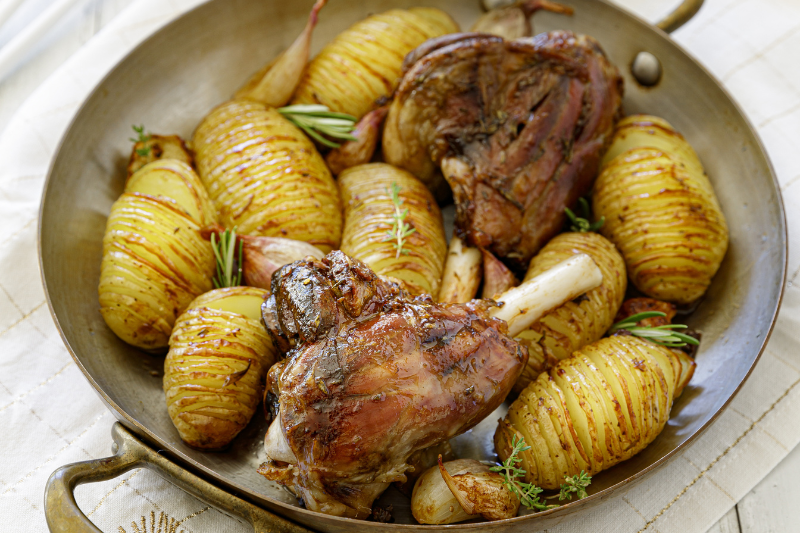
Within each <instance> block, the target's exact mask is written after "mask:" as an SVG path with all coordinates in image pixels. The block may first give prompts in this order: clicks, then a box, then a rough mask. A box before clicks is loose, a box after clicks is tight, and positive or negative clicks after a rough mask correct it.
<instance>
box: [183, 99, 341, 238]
mask: <svg viewBox="0 0 800 533" xmlns="http://www.w3.org/2000/svg"><path fill="white" fill-rule="evenodd" d="M194 150H195V159H196V161H197V170H198V172H199V174H200V177H201V178H202V180H203V183H204V184H205V186H206V188H207V189H208V193H209V195H210V196H211V198H212V200H213V201H214V204H215V205H216V207H217V210H218V212H219V217H220V221H221V222H222V224H224V225H225V226H226V227H228V228H233V227H234V226H236V227H237V231H238V232H239V233H245V234H249V235H262V236H266V237H286V238H290V239H295V240H298V241H305V242H307V243H310V244H313V245H315V246H317V247H318V248H319V249H320V250H322V251H324V252H327V251H330V250H333V249H335V248H337V247H338V246H339V239H340V237H341V231H342V215H341V205H340V202H339V192H338V190H337V188H336V184H335V183H334V181H333V178H332V176H331V173H330V171H329V170H328V167H327V166H326V165H325V161H324V160H323V159H322V156H320V155H319V153H318V152H317V149H316V148H315V147H314V144H313V143H312V142H311V140H309V138H308V137H306V136H305V134H303V132H302V131H300V130H299V129H298V128H296V127H295V126H294V125H293V124H292V123H291V122H289V121H288V120H287V119H286V118H284V117H283V115H281V114H280V113H278V112H277V111H275V110H274V109H271V108H268V107H266V106H265V105H263V104H260V103H257V102H251V101H245V100H234V101H231V102H227V103H224V104H222V105H220V106H219V107H217V108H216V109H214V110H213V111H212V112H211V113H210V114H209V115H208V116H207V117H206V118H205V119H204V120H203V122H202V123H201V124H200V125H199V126H198V128H197V130H196V131H195V134H194Z"/></svg>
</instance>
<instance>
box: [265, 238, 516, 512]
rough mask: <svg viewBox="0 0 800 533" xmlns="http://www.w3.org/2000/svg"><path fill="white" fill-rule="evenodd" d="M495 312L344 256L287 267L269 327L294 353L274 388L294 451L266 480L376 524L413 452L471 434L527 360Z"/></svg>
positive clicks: (271, 303) (273, 379)
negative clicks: (383, 500)
mask: <svg viewBox="0 0 800 533" xmlns="http://www.w3.org/2000/svg"><path fill="white" fill-rule="evenodd" d="M491 306H492V303H491V302H482V301H477V300H475V301H473V302H470V303H468V304H452V305H447V304H436V303H433V301H432V300H431V299H430V298H429V297H427V296H425V297H417V298H414V299H411V298H408V297H406V296H405V295H404V294H403V292H402V291H401V290H400V289H399V287H398V285H396V284H395V283H393V282H391V281H388V280H386V279H382V278H379V277H378V276H377V275H375V274H374V273H373V272H372V271H371V270H370V269H369V268H368V267H367V266H366V265H364V264H363V263H361V262H359V261H356V260H354V259H351V258H350V257H348V256H346V255H345V254H343V253H342V252H339V251H336V252H331V253H330V254H328V255H327V256H326V257H325V258H324V259H322V260H320V261H316V260H313V261H312V260H303V261H297V262H295V263H292V264H291V265H287V266H285V267H283V268H282V269H281V270H279V271H278V272H276V273H275V275H274V276H273V279H272V296H271V298H270V299H269V300H268V301H267V303H266V304H265V305H264V315H265V316H264V319H265V323H266V324H267V325H268V327H269V328H270V329H271V330H272V332H273V334H275V335H276V336H279V337H281V338H282V339H283V340H284V341H285V342H287V343H289V344H294V345H295V346H296V347H295V348H293V349H292V351H290V352H289V354H288V357H287V359H286V360H285V361H284V362H283V363H282V364H283V366H282V367H278V368H277V369H276V368H274V367H273V371H272V372H270V377H269V378H268V387H270V389H271V390H272V391H273V392H274V393H276V395H277V396H278V400H279V405H280V416H279V418H278V419H277V420H276V423H279V424H280V427H279V428H278V429H279V430H282V431H281V433H282V435H283V437H280V438H281V439H285V441H283V443H284V452H283V453H282V454H277V453H272V452H271V451H270V445H269V444H268V445H267V448H268V449H267V453H268V455H270V457H271V458H272V459H273V461H272V462H271V463H267V464H265V465H262V467H261V468H260V470H259V471H260V472H261V473H262V474H263V475H264V476H265V477H267V478H268V479H271V480H275V481H278V482H279V483H282V484H284V485H286V486H288V487H289V488H291V489H292V490H293V491H294V493H295V494H296V495H297V496H298V497H299V498H302V500H303V501H304V502H305V505H306V506H307V507H308V508H309V509H313V510H316V511H320V512H325V513H328V514H334V515H340V516H349V517H356V518H366V517H367V516H368V515H369V513H370V510H371V507H372V502H373V501H374V499H375V498H376V497H378V496H379V495H380V494H381V493H382V492H383V491H384V490H385V489H386V488H387V487H388V485H389V483H391V482H394V481H400V482H402V481H405V474H404V472H405V471H406V470H407V469H408V468H409V465H408V464H407V460H408V458H409V456H410V455H411V454H412V453H413V452H415V451H417V450H420V449H423V448H427V447H429V446H432V445H435V444H438V443H441V442H443V441H445V440H447V439H450V438H451V437H454V436H455V435H458V434H460V433H463V432H464V431H466V430H468V429H470V428H471V427H473V426H474V425H475V424H477V423H478V422H479V421H480V420H482V419H483V418H484V417H486V416H487V415H488V414H489V413H490V412H492V411H493V410H494V409H495V408H496V407H497V406H498V405H500V403H502V401H503V399H504V398H505V397H506V395H507V394H508V392H509V391H510V390H511V387H512V385H513V384H514V381H515V380H516V379H517V377H518V376H519V374H520V372H521V371H522V368H523V367H524V365H525V362H526V360H527V352H526V351H525V350H524V349H523V348H521V347H520V346H519V345H518V344H517V343H516V342H515V341H514V340H513V339H511V338H510V337H509V336H508V335H507V334H506V329H507V326H506V322H505V321H503V320H499V319H495V318H491V317H490V316H489V315H488V314H487V310H488V309H489V308H490V307H491ZM279 364H281V363H279ZM274 429H275V428H271V429H270V433H272V432H273V430H274ZM269 439H270V434H268V435H267V440H268V441H269ZM286 444H288V448H289V449H290V451H288V450H286V449H285V445H286ZM276 455H280V457H276ZM274 459H278V461H274ZM284 460H286V462H281V461H284ZM287 463H294V464H287Z"/></svg>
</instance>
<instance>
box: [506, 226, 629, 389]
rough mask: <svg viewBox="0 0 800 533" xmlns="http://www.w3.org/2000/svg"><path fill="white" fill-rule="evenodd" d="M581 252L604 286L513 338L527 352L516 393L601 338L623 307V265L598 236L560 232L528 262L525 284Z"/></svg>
mask: <svg viewBox="0 0 800 533" xmlns="http://www.w3.org/2000/svg"><path fill="white" fill-rule="evenodd" d="M580 253H585V254H587V255H589V257H591V258H592V259H593V260H594V262H595V263H596V264H597V266H598V267H599V268H600V270H601V271H602V273H603V283H602V284H601V285H600V286H599V287H597V288H596V289H592V290H590V291H588V292H587V293H586V294H584V295H583V296H582V297H579V298H578V299H576V300H574V301H571V302H567V303H565V304H564V305H562V306H560V307H557V308H556V309H553V310H552V311H550V312H548V313H547V314H546V315H544V316H543V317H542V318H540V319H539V320H538V321H537V322H536V323H535V324H534V325H533V326H531V327H530V328H529V329H527V330H526V331H524V332H522V333H521V334H520V335H518V336H517V341H519V342H520V343H521V344H523V345H525V346H527V347H528V353H529V354H530V357H529V358H528V365H527V366H526V368H525V371H524V372H523V373H522V376H520V378H519V380H517V384H516V385H515V390H518V391H519V390H522V389H524V388H525V387H526V386H527V385H528V383H530V382H531V381H532V380H534V379H536V376H538V375H539V374H540V373H541V372H543V371H545V370H547V369H548V368H549V367H551V366H553V365H554V364H555V363H557V362H558V361H560V360H562V359H566V358H567V357H569V356H571V355H572V353H573V352H574V351H576V350H578V349H580V348H582V347H583V346H586V345H587V344H589V343H591V342H594V341H596V340H597V339H599V338H600V337H602V336H603V335H604V334H605V332H606V331H607V330H608V328H609V327H610V326H611V324H613V323H614V317H615V316H616V314H617V311H618V310H619V307H620V306H621V305H622V301H623V299H624V297H625V287H626V285H627V276H626V275H625V262H624V261H623V259H622V255H620V253H619V252H618V251H617V249H616V248H615V247H614V245H613V244H612V243H611V242H610V241H609V240H608V239H606V238H605V237H603V236H602V235H599V234H597V233H592V232H587V233H577V232H572V233H562V234H561V235H558V236H557V237H555V238H554V239H553V240H551V241H550V242H549V243H547V245H546V246H545V247H544V248H542V249H541V250H540V251H539V253H538V254H537V255H536V256H535V257H534V258H533V259H532V260H531V263H530V266H529V268H528V272H527V274H526V275H525V281H527V280H529V279H531V278H534V277H536V276H537V275H539V274H541V273H543V272H546V271H547V270H549V269H550V268H552V267H553V266H555V265H557V264H558V263H560V262H561V261H563V260H565V259H569V258H570V257H572V256H574V255H576V254H580Z"/></svg>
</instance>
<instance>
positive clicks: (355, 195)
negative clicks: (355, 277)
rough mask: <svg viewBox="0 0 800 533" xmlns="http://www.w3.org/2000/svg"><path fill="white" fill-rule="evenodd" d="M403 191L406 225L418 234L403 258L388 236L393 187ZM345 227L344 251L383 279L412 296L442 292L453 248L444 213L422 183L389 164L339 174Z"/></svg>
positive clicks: (408, 243) (410, 240)
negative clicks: (447, 238) (401, 285)
mask: <svg viewBox="0 0 800 533" xmlns="http://www.w3.org/2000/svg"><path fill="white" fill-rule="evenodd" d="M393 186H397V187H399V193H398V195H399V199H400V201H401V202H402V205H401V206H400V210H401V211H404V210H406V209H408V214H407V215H406V216H405V218H404V222H405V223H407V224H409V226H410V227H411V228H412V229H413V230H414V232H413V233H411V234H410V235H409V236H408V237H406V238H405V244H404V245H403V247H402V251H401V253H400V254H399V256H398V253H397V248H396V247H395V242H394V241H393V240H391V239H389V238H388V236H387V232H391V230H392V223H393V221H394V215H395V205H394V202H393V201H392V195H391V189H392V187H393ZM339 187H340V189H341V193H342V203H343V204H344V212H345V226H344V232H343V235H342V251H343V252H344V253H346V254H347V255H349V256H351V257H354V258H356V259H358V260H360V261H363V262H365V263H366V264H367V265H369V267H370V268H372V270H374V271H375V272H376V273H378V274H380V275H383V276H391V277H393V278H396V279H399V280H400V281H402V282H403V283H404V284H405V286H406V288H407V289H408V290H409V292H411V293H412V294H422V293H427V294H432V295H438V294H439V285H440V284H441V280H442V271H443V270H444V261H445V256H446V254H447V244H446V241H445V236H444V227H443V225H442V214H441V212H440V211H439V206H438V205H437V204H436V201H435V200H434V198H433V196H432V195H431V193H430V191H429V190H428V188H427V187H425V185H423V184H422V182H421V181H419V180H418V179H416V178H415V177H414V176H412V175H411V174H410V173H408V172H406V171H405V170H400V169H398V168H395V167H393V166H391V165H387V164H385V163H370V164H366V165H359V166H356V167H352V168H349V169H347V170H345V171H344V172H342V174H341V175H340V176H339Z"/></svg>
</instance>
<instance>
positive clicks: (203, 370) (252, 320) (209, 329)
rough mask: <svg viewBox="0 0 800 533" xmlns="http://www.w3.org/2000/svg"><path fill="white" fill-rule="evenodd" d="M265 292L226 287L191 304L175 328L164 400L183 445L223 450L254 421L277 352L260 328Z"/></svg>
mask: <svg viewBox="0 0 800 533" xmlns="http://www.w3.org/2000/svg"><path fill="white" fill-rule="evenodd" d="M267 295H268V292H267V291H265V290H263V289H257V288H254V287H229V288H224V289H216V290H213V291H211V292H207V293H205V294H203V295H202V296H200V297H198V298H197V299H196V300H194V301H193V302H192V303H191V305H190V306H189V309H188V310H187V311H186V312H185V313H183V314H182V315H181V316H180V318H179V319H178V321H177V322H176V323H175V330H174V331H173V332H172V336H171V337H170V339H169V353H168V354H167V358H166V360H165V361H164V393H165V394H166V399H167V408H168V410H169V416H170V418H171V419H172V423H173V424H175V427H176V428H177V430H178V433H179V434H180V436H181V439H183V441H184V442H186V444H188V445H190V446H193V447H196V448H203V449H209V450H217V449H220V448H224V447H225V446H227V445H228V444H229V443H230V441H231V440H233V438H234V437H235V436H236V435H237V434H238V433H239V432H240V431H241V430H242V429H244V427H245V426H246V425H247V423H248V422H249V421H250V418H251V417H252V416H253V413H255V410H256V407H257V406H258V403H259V400H260V398H261V393H262V390H263V382H264V378H265V376H266V374H267V370H268V369H269V367H270V366H272V364H273V363H275V361H276V359H277V350H276V348H275V345H274V343H273V341H272V337H270V336H269V333H267V331H266V329H264V326H263V325H262V324H261V304H262V303H263V302H264V299H265V297H266V296H267Z"/></svg>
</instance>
